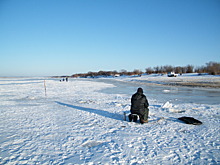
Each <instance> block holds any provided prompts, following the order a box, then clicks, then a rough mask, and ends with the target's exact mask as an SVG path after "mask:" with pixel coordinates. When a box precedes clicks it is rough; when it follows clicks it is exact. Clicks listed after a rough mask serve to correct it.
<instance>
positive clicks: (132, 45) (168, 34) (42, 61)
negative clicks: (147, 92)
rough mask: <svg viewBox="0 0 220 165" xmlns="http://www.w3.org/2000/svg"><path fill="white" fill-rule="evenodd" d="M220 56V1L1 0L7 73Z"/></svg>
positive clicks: (0, 62) (0, 34) (3, 70)
mask: <svg viewBox="0 0 220 165" xmlns="http://www.w3.org/2000/svg"><path fill="white" fill-rule="evenodd" d="M209 61H215V62H220V0H0V76H51V75H72V74H74V73H87V72H89V71H99V70H105V71H107V70H117V71H120V70H121V69H125V70H128V71H133V70H134V69H140V70H142V71H145V68H147V67H155V66H161V65H173V66H186V65H188V64H192V65H194V66H202V65H205V64H206V63H207V62H209Z"/></svg>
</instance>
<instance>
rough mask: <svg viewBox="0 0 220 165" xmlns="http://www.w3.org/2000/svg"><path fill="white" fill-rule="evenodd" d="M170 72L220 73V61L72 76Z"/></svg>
mask: <svg viewBox="0 0 220 165" xmlns="http://www.w3.org/2000/svg"><path fill="white" fill-rule="evenodd" d="M169 72H175V73H177V74H184V73H195V72H196V73H208V74H211V75H220V63H218V62H209V63H206V65H205V66H200V67H194V66H193V65H187V66H184V67H181V66H177V67H175V66H171V65H165V66H156V67H153V68H152V67H148V68H146V69H145V72H143V71H141V70H139V69H135V70H134V71H132V72H129V71H127V70H124V69H122V70H121V71H119V72H118V71H99V72H88V73H78V74H73V75H72V76H70V77H98V76H104V77H108V76H122V75H128V76H132V75H141V74H144V73H146V74H167V73H169Z"/></svg>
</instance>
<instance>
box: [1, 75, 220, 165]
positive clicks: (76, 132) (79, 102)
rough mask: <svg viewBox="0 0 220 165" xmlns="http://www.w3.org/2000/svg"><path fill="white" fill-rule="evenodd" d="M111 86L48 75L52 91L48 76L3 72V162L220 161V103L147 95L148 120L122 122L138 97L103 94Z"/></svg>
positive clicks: (90, 164) (93, 164) (131, 163)
mask: <svg viewBox="0 0 220 165" xmlns="http://www.w3.org/2000/svg"><path fill="white" fill-rule="evenodd" d="M112 87H114V85H112V84H110V83H104V82H97V81H93V80H89V81H83V80H81V79H74V80H71V79H70V80H69V82H59V80H56V79H48V80H46V92H47V93H46V96H45V90H44V80H43V79H25V78H23V79H19V78H13V79H12V78H1V79H0V164H13V165H14V164H19V165H21V164H40V165H44V164H45V165H47V164H60V165H61V164H63V165H65V164H68V165H72V164H74V165H75V164H86V165H87V164H88V165H97V164H109V165H110V164H118V165H120V164H122V165H127V164H129V165H138V164H143V165H144V164H172V165H175V164H176V165H177V164H178V165H179V164H220V154H219V153H220V142H219V140H220V139H219V135H220V134H219V133H220V132H219V126H220V115H219V112H220V106H219V105H220V104H218V105H209V104H194V103H188V104H186V103H184V104H176V105H175V104H172V103H170V102H162V101H160V100H155V99H153V98H148V100H149V103H150V107H149V109H150V113H149V123H146V124H143V125H141V124H139V123H133V122H128V121H123V114H124V112H126V114H127V115H128V114H129V110H130V98H131V96H130V95H127V94H113V93H112V94H106V93H104V92H102V90H104V89H106V88H112ZM133 92H136V91H133ZM162 92H167V93H168V94H169V91H161V93H162ZM182 116H190V117H194V118H196V119H198V120H200V121H202V122H203V124H202V125H199V126H198V125H188V124H184V123H183V122H181V121H179V120H178V119H177V118H178V117H182Z"/></svg>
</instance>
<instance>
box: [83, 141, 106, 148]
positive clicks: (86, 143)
mask: <svg viewBox="0 0 220 165" xmlns="http://www.w3.org/2000/svg"><path fill="white" fill-rule="evenodd" d="M102 143H103V142H102V141H87V142H85V143H83V144H82V146H83V147H89V148H91V147H95V146H98V145H99V144H102Z"/></svg>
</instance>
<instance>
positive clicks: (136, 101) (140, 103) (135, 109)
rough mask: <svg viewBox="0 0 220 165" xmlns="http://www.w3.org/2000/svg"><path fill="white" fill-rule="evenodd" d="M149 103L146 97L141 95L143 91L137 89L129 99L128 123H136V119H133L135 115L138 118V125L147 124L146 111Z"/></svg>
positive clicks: (147, 111)
mask: <svg viewBox="0 0 220 165" xmlns="http://www.w3.org/2000/svg"><path fill="white" fill-rule="evenodd" d="M148 106H149V103H148V100H147V98H146V96H145V95H144V94H143V89H142V88H138V89H137V92H136V93H135V94H133V95H132V98H131V110H130V111H131V114H130V115H129V121H132V120H133V121H137V117H136V118H135V115H132V114H137V115H138V116H139V118H140V123H141V124H143V123H147V122H148V113H149V109H148Z"/></svg>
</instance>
